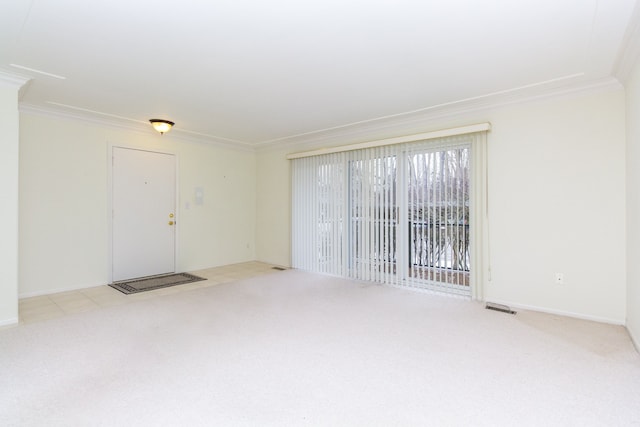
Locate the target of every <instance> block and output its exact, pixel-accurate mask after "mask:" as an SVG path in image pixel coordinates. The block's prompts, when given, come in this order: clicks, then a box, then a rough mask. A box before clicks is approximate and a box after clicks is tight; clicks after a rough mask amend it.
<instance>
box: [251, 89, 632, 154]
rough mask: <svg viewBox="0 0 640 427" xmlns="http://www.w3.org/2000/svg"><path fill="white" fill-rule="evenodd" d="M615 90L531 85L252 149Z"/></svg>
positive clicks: (417, 126) (375, 132) (370, 134)
mask: <svg viewBox="0 0 640 427" xmlns="http://www.w3.org/2000/svg"><path fill="white" fill-rule="evenodd" d="M617 90H623V86H622V84H621V83H620V82H619V81H618V80H617V79H616V78H614V77H605V78H602V79H594V80H588V81H580V82H578V83H574V84H565V85H563V86H554V87H552V88H546V89H544V90H543V89H541V88H538V87H533V86H531V85H530V87H528V88H527V89H522V90H519V91H518V92H506V91H505V92H504V93H500V94H499V95H495V94H492V95H491V96H489V95H487V96H485V97H482V96H480V97H476V98H472V99H469V100H462V101H455V102H451V103H448V104H442V105H439V106H433V107H430V108H425V109H422V110H418V111H417V112H415V111H414V112H409V113H403V114H398V115H395V116H392V117H384V118H378V119H373V120H368V121H366V122H358V123H352V124H349V125H344V126H338V127H335V128H330V129H323V130H318V131H314V132H308V133H305V134H301V135H292V136H289V137H284V138H280V139H278V140H272V141H264V142H260V143H257V144H255V146H256V150H257V151H270V150H273V149H277V148H286V147H295V148H298V149H300V147H301V146H307V147H310V148H315V147H318V146H319V145H320V144H323V143H327V142H329V143H331V144H340V143H350V142H354V141H358V140H360V141H366V140H368V139H380V138H383V137H386V136H391V135H398V134H402V133H409V132H416V131H423V130H425V129H426V130H428V129H429V127H428V126H429V124H430V123H433V122H434V121H442V120H445V119H446V120H448V121H452V120H456V119H462V120H464V118H465V117H466V116H468V115H469V114H476V115H478V114H482V113H485V112H487V111H490V110H493V109H497V108H503V107H507V106H511V105H520V104H528V103H532V102H540V101H545V100H549V99H557V98H563V97H572V96H581V95H584V94H590V93H600V92H610V91H617ZM485 115H486V114H485ZM486 118H489V117H486ZM467 120H468V119H467Z"/></svg>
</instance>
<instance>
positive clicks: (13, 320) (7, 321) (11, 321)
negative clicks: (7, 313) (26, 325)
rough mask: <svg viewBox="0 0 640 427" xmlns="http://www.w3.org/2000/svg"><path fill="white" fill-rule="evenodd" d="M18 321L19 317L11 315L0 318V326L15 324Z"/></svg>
mask: <svg viewBox="0 0 640 427" xmlns="http://www.w3.org/2000/svg"><path fill="white" fill-rule="evenodd" d="M19 323H20V319H19V318H18V317H12V318H10V319H5V320H0V327H4V326H16V325H18V324H19Z"/></svg>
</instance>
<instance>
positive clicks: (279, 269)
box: [271, 267, 286, 271]
mask: <svg viewBox="0 0 640 427" xmlns="http://www.w3.org/2000/svg"><path fill="white" fill-rule="evenodd" d="M271 269H272V270H278V271H285V270H286V268H284V267H271Z"/></svg>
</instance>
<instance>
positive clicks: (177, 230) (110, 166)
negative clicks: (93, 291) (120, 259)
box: [106, 142, 182, 283]
mask: <svg viewBox="0 0 640 427" xmlns="http://www.w3.org/2000/svg"><path fill="white" fill-rule="evenodd" d="M115 148H125V149H128V150H138V151H147V152H150V153H158V154H170V155H172V156H174V158H175V161H176V164H175V167H176V174H175V210H174V212H175V213H176V221H175V225H174V230H175V231H174V233H175V239H174V242H173V246H174V248H173V257H174V260H173V264H174V266H175V273H177V272H179V271H180V270H181V269H180V266H179V265H178V260H179V259H180V257H179V256H178V255H179V254H178V252H179V248H180V246H179V245H178V239H179V238H180V224H181V223H182V221H181V218H182V215H181V211H180V209H179V208H180V173H179V172H180V156H179V155H178V153H176V152H175V151H173V150H163V149H156V148H155V147H143V146H140V145H135V144H127V143H114V142H108V143H107V212H106V215H107V227H108V248H107V270H108V271H107V279H108V282H107V283H113V151H114V149H115Z"/></svg>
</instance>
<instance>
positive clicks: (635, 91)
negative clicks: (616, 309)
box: [626, 59, 640, 349]
mask: <svg viewBox="0 0 640 427" xmlns="http://www.w3.org/2000/svg"><path fill="white" fill-rule="evenodd" d="M626 90H627V92H626V95H627V329H628V330H629V333H630V334H631V336H632V338H633V340H634V342H635V344H636V347H637V348H639V349H640V59H639V60H638V61H637V62H636V64H635V67H634V69H633V71H632V74H631V76H630V79H629V81H628V82H627V85H626Z"/></svg>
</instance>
